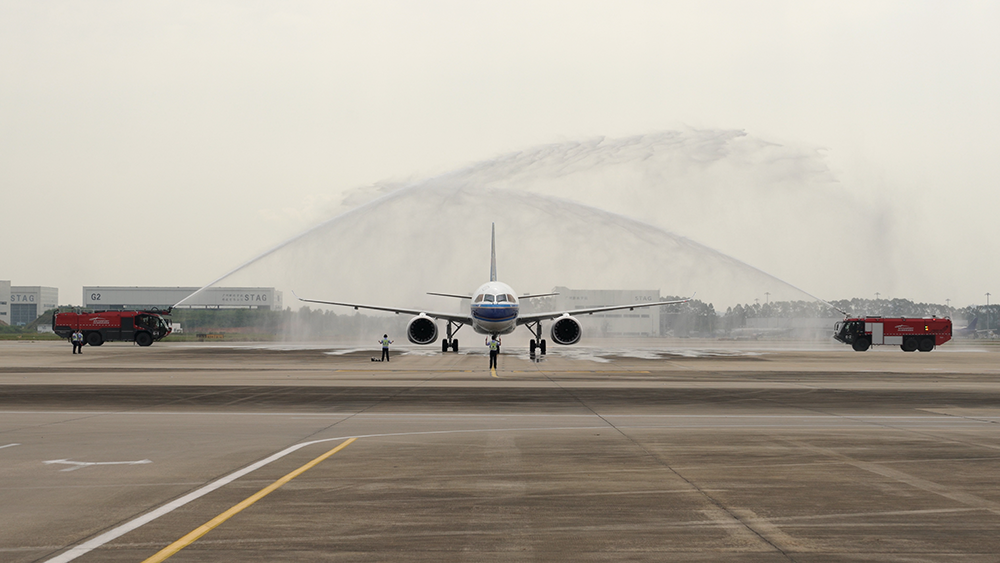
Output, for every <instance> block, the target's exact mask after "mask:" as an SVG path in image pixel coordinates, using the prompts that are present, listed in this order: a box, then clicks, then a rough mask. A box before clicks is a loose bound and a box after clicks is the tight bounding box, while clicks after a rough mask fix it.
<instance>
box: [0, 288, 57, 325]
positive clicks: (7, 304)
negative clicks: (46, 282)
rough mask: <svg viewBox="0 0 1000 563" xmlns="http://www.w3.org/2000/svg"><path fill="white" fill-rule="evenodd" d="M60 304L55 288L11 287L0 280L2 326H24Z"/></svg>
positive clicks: (0, 318)
mask: <svg viewBox="0 0 1000 563" xmlns="http://www.w3.org/2000/svg"><path fill="white" fill-rule="evenodd" d="M58 304H59V290H58V289H57V288H55V287H44V286H38V285H36V286H28V285H11V284H10V281H9V280H0V324H6V325H11V326H24V325H26V324H28V323H30V322H31V321H34V320H35V319H37V318H38V317H39V316H41V314H42V313H44V312H45V311H48V310H49V309H55V308H56V306H57V305H58Z"/></svg>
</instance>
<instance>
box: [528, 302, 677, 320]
mask: <svg viewBox="0 0 1000 563" xmlns="http://www.w3.org/2000/svg"><path fill="white" fill-rule="evenodd" d="M690 300H691V298H690V297H689V298H687V299H677V300H675V301H653V302H650V303H633V304H631V305H609V306H607V307H591V308H590V309H574V310H572V311H553V312H551V313H529V314H527V315H520V316H519V317H517V324H519V325H523V324H526V323H533V322H536V321H547V320H549V319H557V318H559V317H561V316H563V315H570V316H578V315H591V314H593V313H603V312H604V311H620V310H622V309H629V310H632V309H640V308H643V307H658V306H660V305H676V304H678V303H687V302H688V301H690Z"/></svg>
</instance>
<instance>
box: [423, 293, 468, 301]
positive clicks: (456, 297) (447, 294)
mask: <svg viewBox="0 0 1000 563" xmlns="http://www.w3.org/2000/svg"><path fill="white" fill-rule="evenodd" d="M427 295H438V296H441V297H454V298H455V299H472V296H471V295H459V294H457V293H438V292H436V291H428V292H427Z"/></svg>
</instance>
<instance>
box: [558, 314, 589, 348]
mask: <svg viewBox="0 0 1000 563" xmlns="http://www.w3.org/2000/svg"><path fill="white" fill-rule="evenodd" d="M581 336H583V329H582V328H580V322H579V321H577V320H576V319H574V318H573V317H571V316H569V315H563V316H561V317H559V318H558V319H556V321H555V322H554V323H552V341H553V342H555V343H556V344H562V345H563V346H569V345H570V344H576V343H577V342H579V341H580V337H581Z"/></svg>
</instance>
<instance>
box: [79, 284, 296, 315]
mask: <svg viewBox="0 0 1000 563" xmlns="http://www.w3.org/2000/svg"><path fill="white" fill-rule="evenodd" d="M199 289H201V288H198V287H120V286H84V287H83V306H84V307H85V308H87V309H91V310H106V311H127V310H145V311H154V310H164V311H165V310H167V309H169V308H170V307H173V306H174V305H175V304H176V303H179V302H180V301H181V300H183V299H185V298H186V297H188V296H189V295H191V294H192V293H194V292H196V291H198V290H199ZM178 308H185V309H271V310H275V311H280V310H281V309H282V294H281V292H280V291H278V290H276V289H275V288H273V287H209V288H207V289H205V290H204V291H202V292H201V293H199V294H198V295H195V296H194V297H192V298H191V299H188V300H187V301H185V302H184V303H183V304H181V305H180V307H178Z"/></svg>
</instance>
